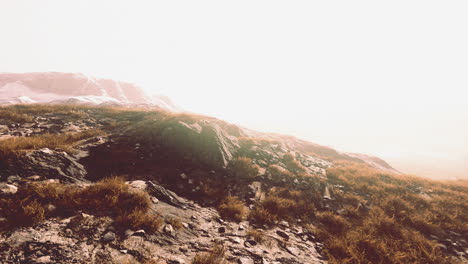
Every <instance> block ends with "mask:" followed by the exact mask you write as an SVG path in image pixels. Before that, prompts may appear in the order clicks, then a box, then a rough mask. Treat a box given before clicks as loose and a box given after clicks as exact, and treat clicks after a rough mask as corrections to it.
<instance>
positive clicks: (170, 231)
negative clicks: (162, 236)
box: [164, 224, 174, 234]
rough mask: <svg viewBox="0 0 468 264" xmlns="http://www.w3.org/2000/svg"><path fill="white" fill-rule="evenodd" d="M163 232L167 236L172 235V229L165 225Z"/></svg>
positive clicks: (170, 226)
mask: <svg viewBox="0 0 468 264" xmlns="http://www.w3.org/2000/svg"><path fill="white" fill-rule="evenodd" d="M164 232H166V233H168V234H172V233H174V228H173V227H172V225H170V224H167V225H165V226H164Z"/></svg>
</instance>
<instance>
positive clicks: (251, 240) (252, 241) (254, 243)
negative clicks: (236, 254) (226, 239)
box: [247, 239, 257, 246]
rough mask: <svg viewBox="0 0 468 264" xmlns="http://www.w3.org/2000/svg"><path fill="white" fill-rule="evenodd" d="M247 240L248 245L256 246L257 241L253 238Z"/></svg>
mask: <svg viewBox="0 0 468 264" xmlns="http://www.w3.org/2000/svg"><path fill="white" fill-rule="evenodd" d="M247 242H249V244H250V245H252V246H256V245H257V241H255V240H253V239H247Z"/></svg>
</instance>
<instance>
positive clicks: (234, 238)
mask: <svg viewBox="0 0 468 264" xmlns="http://www.w3.org/2000/svg"><path fill="white" fill-rule="evenodd" d="M229 240H230V241H231V242H232V243H234V244H241V243H242V239H240V238H239V237H231V238H229Z"/></svg>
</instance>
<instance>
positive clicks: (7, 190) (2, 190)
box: [0, 182, 18, 194]
mask: <svg viewBox="0 0 468 264" xmlns="http://www.w3.org/2000/svg"><path fill="white" fill-rule="evenodd" d="M17 191H18V187H16V186H14V185H11V184H8V183H3V182H1V183H0V194H15V193H16V192H17Z"/></svg>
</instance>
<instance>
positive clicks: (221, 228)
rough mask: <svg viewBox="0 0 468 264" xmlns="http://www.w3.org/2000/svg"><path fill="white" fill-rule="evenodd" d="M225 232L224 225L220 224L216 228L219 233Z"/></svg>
mask: <svg viewBox="0 0 468 264" xmlns="http://www.w3.org/2000/svg"><path fill="white" fill-rule="evenodd" d="M225 232H226V227H224V226H220V227H219V228H218V233H221V234H222V233H225Z"/></svg>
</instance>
